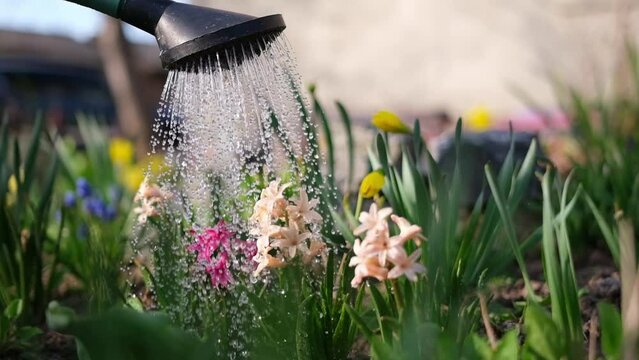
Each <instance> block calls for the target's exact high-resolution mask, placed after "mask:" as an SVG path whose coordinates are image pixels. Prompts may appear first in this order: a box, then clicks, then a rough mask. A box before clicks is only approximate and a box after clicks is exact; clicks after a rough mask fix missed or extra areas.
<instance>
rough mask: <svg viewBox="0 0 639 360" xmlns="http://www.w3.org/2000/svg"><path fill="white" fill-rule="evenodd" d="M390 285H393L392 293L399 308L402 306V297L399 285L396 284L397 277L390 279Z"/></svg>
mask: <svg viewBox="0 0 639 360" xmlns="http://www.w3.org/2000/svg"><path fill="white" fill-rule="evenodd" d="M391 285H392V286H393V295H394V296H395V301H396V302H397V307H398V308H399V309H400V310H401V309H403V308H404V298H403V297H402V293H401V292H400V290H399V286H398V285H397V279H392V280H391Z"/></svg>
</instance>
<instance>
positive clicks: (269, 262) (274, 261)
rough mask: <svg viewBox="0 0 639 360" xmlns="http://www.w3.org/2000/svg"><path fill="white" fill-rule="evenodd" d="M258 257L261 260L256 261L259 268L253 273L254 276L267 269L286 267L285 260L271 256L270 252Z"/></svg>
mask: <svg viewBox="0 0 639 360" xmlns="http://www.w3.org/2000/svg"><path fill="white" fill-rule="evenodd" d="M258 255H259V259H258V260H255V259H254V260H255V261H257V262H258V264H257V268H256V269H255V271H254V272H253V276H258V275H259V274H260V273H261V272H262V271H263V270H264V269H265V268H281V267H284V266H285V263H284V260H282V259H279V258H276V257H274V256H271V255H269V254H268V252H265V253H263V254H258Z"/></svg>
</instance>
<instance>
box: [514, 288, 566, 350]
mask: <svg viewBox="0 0 639 360" xmlns="http://www.w3.org/2000/svg"><path fill="white" fill-rule="evenodd" d="M524 328H525V329H526V343H525V344H524V352H526V353H528V354H530V355H532V356H533V358H534V357H537V358H541V359H546V360H555V359H561V358H562V356H564V355H566V354H565V350H564V343H563V341H562V340H563V336H562V334H561V333H560V332H559V329H558V328H557V325H556V324H555V323H554V322H553V320H552V318H551V317H550V315H549V314H548V313H547V312H546V311H545V310H543V309H542V308H541V307H540V306H539V305H537V304H535V303H534V302H532V301H529V302H528V306H527V307H526V312H525V314H524Z"/></svg>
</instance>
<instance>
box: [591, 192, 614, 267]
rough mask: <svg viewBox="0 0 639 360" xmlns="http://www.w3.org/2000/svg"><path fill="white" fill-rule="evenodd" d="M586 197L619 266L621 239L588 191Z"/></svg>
mask: <svg viewBox="0 0 639 360" xmlns="http://www.w3.org/2000/svg"><path fill="white" fill-rule="evenodd" d="M584 198H585V199H586V203H588V206H589V207H590V210H591V211H592V214H593V215H594V216H595V220H596V221H597V224H598V225H599V229H600V230H601V234H602V235H603V237H604V240H606V244H607V245H608V249H609V250H610V253H611V254H612V258H613V259H614V260H615V263H616V264H617V266H618V265H619V241H617V237H616V236H615V235H614V233H613V232H612V229H610V226H609V225H608V223H607V222H606V219H605V218H604V216H603V215H602V214H601V212H600V211H599V209H597V205H595V202H594V201H592V198H590V195H589V194H587V193H584Z"/></svg>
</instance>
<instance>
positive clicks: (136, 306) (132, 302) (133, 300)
mask: <svg viewBox="0 0 639 360" xmlns="http://www.w3.org/2000/svg"><path fill="white" fill-rule="evenodd" d="M126 304H127V305H129V307H130V308H131V309H133V310H135V311H137V312H144V305H142V302H141V301H140V299H138V297H137V296H135V295H131V296H129V297H127V299H126Z"/></svg>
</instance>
